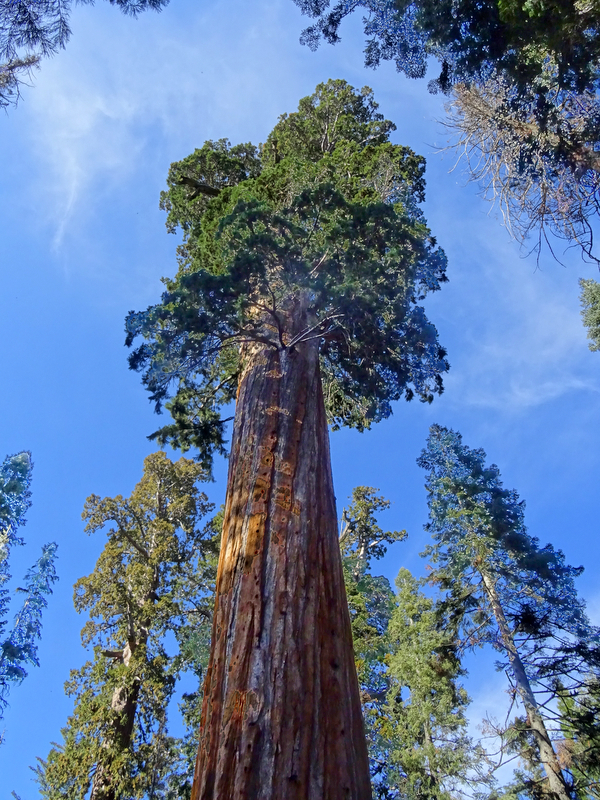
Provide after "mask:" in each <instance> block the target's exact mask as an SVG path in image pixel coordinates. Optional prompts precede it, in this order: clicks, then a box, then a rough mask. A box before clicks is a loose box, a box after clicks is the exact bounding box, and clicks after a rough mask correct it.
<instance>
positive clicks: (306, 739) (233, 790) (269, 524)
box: [192, 314, 371, 800]
mask: <svg viewBox="0 0 600 800" xmlns="http://www.w3.org/2000/svg"><path fill="white" fill-rule="evenodd" d="M305 317H306V315H304V314H300V315H299V317H298V319H297V320H296V321H295V324H294V325H293V326H291V330H289V331H288V334H289V335H288V338H287V339H286V341H291V338H292V337H293V335H295V333H296V332H298V331H299V330H302V329H303V328H307V327H308V324H307V321H306V318H305ZM294 328H295V330H294ZM234 798H236V800H237V798H244V800H338V799H339V800H342V798H343V800H369V798H371V788H370V782H369V769H368V758H367V748H366V741H365V735H364V727H363V719H362V711H361V705H360V696H359V689H358V681H357V677H356V670H355V666H354V654H353V648H352V633H351V628H350V618H349V614H348V606H347V601H346V593H345V588H344V580H343V574H342V565H341V557H340V552H339V544H338V537H337V515H336V508H335V496H334V492H333V482H332V476H331V466H330V454H329V438H328V430H327V421H326V416H325V407H324V403H323V392H322V387H321V379H320V372H319V355H318V346H317V342H316V340H313V341H307V342H303V343H301V344H299V345H297V346H296V347H291V348H282V349H279V350H277V349H275V348H274V347H272V348H269V347H264V346H261V345H255V344H253V345H251V346H250V347H249V348H248V351H247V353H246V358H245V370H244V373H243V375H242V377H241V379H240V385H239V389H238V398H237V406H236V416H235V423H234V432H233V440H232V449H231V456H230V464H229V478H228V489H227V501H226V508H225V519H224V525H223V537H222V545H221V554H220V560H219V569H218V576H217V593H216V605H215V615H214V622H213V638H212V646H211V656H210V661H209V666H208V670H207V674H206V681H205V685H204V701H203V708H202V719H201V729H200V745H199V750H198V758H197V762H196V770H195V776H194V786H193V790H192V800H234Z"/></svg>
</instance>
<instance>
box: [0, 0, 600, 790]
mask: <svg viewBox="0 0 600 800" xmlns="http://www.w3.org/2000/svg"><path fill="white" fill-rule="evenodd" d="M304 24H306V23H305V20H303V18H302V17H301V15H300V14H299V12H298V11H297V9H296V7H295V6H294V5H293V4H292V2H291V0H255V1H254V2H253V3H251V4H249V3H245V2H241V0H221V2H211V3H197V2H191V0H172V2H171V5H170V6H169V7H167V8H166V9H165V10H164V11H163V12H162V13H161V14H160V15H157V14H154V13H147V14H145V15H144V16H142V17H140V18H139V19H138V20H132V19H130V18H126V17H124V16H122V15H121V14H120V13H119V12H118V11H117V10H116V9H115V8H113V7H112V6H110V5H109V4H107V3H98V5H96V6H95V7H91V6H84V7H78V8H76V9H75V12H74V14H73V17H72V27H73V37H72V40H71V43H70V44H69V46H68V48H67V50H66V51H65V52H63V53H61V54H59V55H58V56H57V57H55V58H53V59H51V60H50V61H47V62H45V63H44V64H43V67H42V70H41V72H39V73H38V74H37V75H36V76H35V79H34V83H35V88H32V89H26V90H25V91H24V97H23V100H22V102H21V104H20V105H19V107H18V108H17V109H16V110H11V111H10V113H9V115H8V116H6V117H3V118H2V119H0V175H1V176H2V179H1V181H0V226H1V228H2V232H1V235H0V270H1V276H2V290H1V295H0V297H1V313H0V328H1V334H0V341H1V342H2V345H3V346H2V356H1V357H2V362H3V364H2V375H3V376H4V379H3V391H2V393H1V394H0V420H1V421H2V428H1V436H0V457H4V455H5V454H10V453H14V452H17V451H19V450H22V449H30V450H31V451H32V453H33V458H34V463H35V468H34V479H33V485H32V489H33V507H32V509H31V511H30V513H29V515H28V519H29V522H28V524H27V526H26V528H25V529H24V533H25V536H26V540H27V546H26V547H24V548H21V549H20V550H19V551H14V552H13V557H12V573H13V575H14V576H15V585H18V582H19V581H20V580H21V578H22V575H23V573H24V572H25V570H26V569H27V567H28V566H29V565H30V564H31V563H33V561H35V559H36V558H37V554H38V552H39V548H40V546H41V545H42V544H43V543H44V542H46V541H49V540H56V541H57V542H58V544H59V562H58V570H59V574H60V582H59V583H58V584H57V585H56V588H55V593H54V595H53V596H52V598H51V599H50V607H49V609H48V611H47V613H46V616H45V620H44V636H43V640H42V643H41V645H40V659H41V667H40V668H39V669H32V670H31V673H30V676H29V677H28V679H27V680H26V681H25V682H24V683H23V684H22V685H21V686H20V687H16V688H15V689H14V690H13V692H12V695H11V705H10V708H9V709H8V711H7V713H6V714H5V719H4V721H3V723H1V724H2V726H3V729H4V734H5V742H4V744H3V745H2V747H1V748H0V797H2V798H5V797H8V796H9V795H10V791H11V790H12V789H15V790H16V791H17V792H18V793H19V794H21V796H22V797H23V800H27V799H28V798H32V797H34V796H36V790H35V785H34V784H33V783H31V782H30V773H29V771H28V765H30V764H33V763H34V762H35V758H36V756H42V757H44V756H45V755H46V754H47V752H48V749H49V746H50V744H49V743H50V741H52V740H57V739H58V738H59V731H60V727H61V726H62V725H64V723H65V721H66V718H67V715H68V713H69V712H70V709H71V701H70V700H69V699H68V698H65V697H64V694H63V689H62V686H63V683H64V681H65V679H66V678H67V677H68V672H69V669H71V668H73V667H77V666H79V665H80V664H81V663H82V662H83V661H84V660H85V658H86V654H85V651H84V650H83V649H82V647H81V645H80V641H79V630H80V628H81V627H82V625H83V622H84V620H83V619H81V618H79V617H78V616H77V615H76V614H75V612H74V611H73V608H72V603H71V597H72V585H73V583H74V581H75V580H76V579H77V578H78V577H80V576H81V575H84V574H88V573H89V572H90V571H91V570H92V569H93V567H94V563H95V559H96V558H97V555H98V553H99V552H100V549H101V548H102V546H103V544H104V540H103V538H102V536H101V535H96V536H95V537H94V538H89V537H87V536H86V535H85V534H84V533H83V525H82V522H81V518H80V515H81V510H82V507H83V502H84V500H85V498H86V497H87V496H88V495H89V494H91V493H92V492H93V493H95V494H99V495H101V496H105V495H110V496H112V495H115V494H118V493H121V494H123V495H127V494H129V493H130V491H131V490H132V488H133V486H134V484H135V482H136V481H137V480H139V478H140V476H141V469H142V460H143V457H144V456H145V455H146V454H147V453H149V452H151V451H152V449H153V448H152V445H151V444H150V443H149V442H148V441H147V440H146V438H145V437H146V435H147V434H148V433H151V432H152V431H153V430H155V428H156V427H157V426H158V423H159V420H158V419H156V418H155V416H154V415H153V413H152V409H151V406H150V404H149V403H148V400H147V398H146V396H145V392H144V391H143V389H142V387H141V385H140V381H139V376H138V375H136V374H134V373H131V372H129V371H128V369H127V363H126V355H127V353H126V350H125V348H124V346H123V341H124V326H123V320H124V317H125V314H126V313H127V312H128V311H129V310H131V309H135V310H139V309H142V308H145V307H146V306H147V305H148V304H150V303H152V302H155V301H156V300H157V299H158V297H159V295H160V291H161V288H162V287H161V284H160V282H159V278H160V277H161V276H162V275H171V274H173V273H174V272H175V269H176V267H175V259H174V250H175V246H176V244H177V238H176V237H174V236H169V235H168V234H167V233H166V230H165V228H164V215H163V213H162V212H161V211H160V210H159V208H158V196H159V192H160V190H161V189H162V188H163V187H164V184H165V178H166V174H167V170H168V167H169V164H170V163H171V162H172V161H176V160H178V159H180V158H182V157H184V156H186V155H187V154H188V153H190V152H191V151H192V150H193V149H194V147H196V146H200V145H201V144H202V142H203V141H204V140H206V139H211V138H220V137H222V136H225V137H228V138H229V139H230V140H231V141H232V142H234V143H235V142H240V141H252V142H254V143H258V142H260V141H264V140H265V138H266V136H267V134H268V132H269V131H270V130H271V128H272V127H273V125H274V123H275V122H276V120H277V117H278V115H279V114H280V113H283V112H285V111H292V110H294V109H295V108H296V106H297V103H298V100H299V98H300V97H303V96H305V95H307V94H310V93H311V92H312V91H313V90H314V87H315V86H316V84H317V83H318V82H320V81H324V80H327V79H328V78H344V79H345V80H347V81H349V82H350V83H351V84H353V85H354V86H357V87H360V86H363V85H365V84H367V85H369V86H371V87H372V88H373V89H374V91H375V97H376V99H377V100H378V101H379V103H380V106H381V111H382V112H383V113H384V114H385V115H386V117H388V118H389V119H391V120H393V121H394V122H395V123H396V125H397V126H398V130H397V132H396V133H395V134H394V136H393V139H394V141H396V142H398V143H402V144H408V145H410V146H412V147H413V148H414V149H415V150H416V151H417V152H418V153H420V154H422V155H425V156H426V157H427V161H428V169H427V201H426V204H425V214H426V217H427V219H428V222H429V224H430V227H431V229H432V231H433V233H434V234H435V236H436V237H437V238H438V241H439V243H440V244H441V245H442V246H443V247H444V249H445V250H446V253H447V255H448V259H449V278H450V283H449V284H447V285H446V286H444V288H443V289H442V291H441V292H439V293H438V294H437V295H436V296H434V297H431V298H430V300H429V301H428V302H427V304H426V305H427V312H428V315H429V317H430V319H431V320H432V321H433V322H434V323H435V324H436V325H437V327H438V330H439V333H440V339H441V341H442V342H443V344H444V345H445V346H446V347H447V349H448V351H449V360H450V363H451V371H450V373H449V374H448V376H447V379H446V382H445V383H446V391H445V393H444V395H443V396H442V397H441V398H437V399H436V400H435V401H434V403H433V404H432V406H423V405H420V404H419V403H417V402H413V403H410V404H407V403H404V402H401V403H400V404H398V406H397V408H396V409H395V411H394V416H393V417H392V418H391V419H389V420H387V421H386V422H383V423H381V424H379V425H378V426H377V427H376V428H374V429H373V430H372V431H370V432H367V433H365V434H362V435H361V434H357V433H355V432H345V431H341V432H338V433H335V434H333V435H332V456H333V472H334V480H335V484H336V494H337V497H338V507H339V510H341V506H342V505H343V504H344V502H346V499H347V497H348V495H349V494H350V492H351V489H352V487H353V486H356V485H359V484H367V485H370V486H374V487H377V488H379V489H380V490H381V492H382V493H383V494H384V495H385V496H386V497H388V498H389V499H390V500H392V502H393V505H392V508H391V510H390V511H388V512H387V513H386V515H385V516H382V518H381V523H382V524H384V525H385V524H387V525H388V526H389V527H390V528H396V529H398V528H406V529H407V530H408V532H409V539H408V540H407V542H405V543H403V544H401V545H397V546H395V547H394V548H392V550H391V551H390V552H389V554H388V556H387V557H386V558H385V560H384V561H383V563H382V565H381V571H382V572H384V573H385V574H386V575H387V576H388V577H389V578H390V579H392V580H393V578H394V576H395V575H396V573H397V571H398V569H399V568H400V567H401V566H408V567H409V568H411V569H414V570H419V571H420V570H422V564H421V562H420V559H419V557H418V553H419V551H420V550H422V549H423V547H424V545H425V543H426V541H425V535H424V533H423V532H422V525H423V522H424V521H425V519H426V502H425V491H424V489H423V482H424V474H423V472H422V470H420V469H419V468H418V467H417V466H416V464H415V459H416V457H417V456H418V454H419V452H420V450H421V448H422V447H423V445H424V442H425V438H426V436H427V429H428V426H429V425H430V424H431V423H433V422H438V423H440V424H443V425H447V426H450V427H454V428H455V429H457V430H460V431H461V433H462V434H463V437H464V441H465V443H466V444H468V445H470V446H472V447H483V448H485V450H486V451H487V453H488V456H489V459H490V461H494V462H495V463H497V464H498V465H499V466H500V469H501V471H502V474H503V477H504V480H505V484H506V485H507V486H509V487H515V488H516V489H517V490H518V491H519V493H520V495H521V497H522V498H524V499H525V500H526V501H527V512H526V519H527V523H528V526H529V530H530V531H531V533H532V534H534V535H536V536H538V537H539V538H540V540H541V541H542V542H544V543H545V542H546V541H551V542H553V543H554V544H555V545H556V546H558V547H561V548H562V549H563V550H564V551H565V553H566V556H567V559H568V561H569V562H570V563H572V564H576V565H579V564H583V565H584V566H585V567H586V572H585V574H584V575H583V576H582V578H581V579H580V580H579V584H578V585H579V589H580V592H581V594H582V596H584V597H585V598H586V599H587V600H588V603H589V608H590V612H591V615H592V616H593V617H594V619H595V621H596V622H598V623H600V585H599V582H598V578H597V574H598V569H597V564H598V560H599V557H600V538H599V537H598V519H599V517H600V514H599V510H600V509H599V507H598V506H599V497H600V492H598V489H597V485H598V475H599V472H600V469H599V468H600V446H599V445H600V433H599V428H598V424H597V421H598V418H599V416H600V414H599V412H600V354H598V353H591V352H589V350H588V348H587V342H586V336H585V331H584V329H583V327H582V325H581V321H580V316H579V302H578V286H577V279H578V278H579V277H595V276H596V274H597V272H596V269H595V268H594V267H591V266H589V265H586V264H584V263H583V262H582V261H581V260H580V259H579V257H578V256H577V254H576V253H573V252H570V253H567V254H566V256H565V266H560V265H558V264H556V263H555V262H553V261H552V260H551V259H550V258H549V256H546V257H544V258H542V260H541V261H540V264H539V267H538V266H537V265H536V263H535V260H534V259H532V258H523V257H522V253H521V252H520V250H519V248H518V246H517V245H516V244H515V243H514V242H511V240H510V239H509V236H508V234H507V233H506V231H505V230H504V229H503V228H502V227H501V225H500V222H499V221H498V219H497V214H496V212H495V211H494V210H493V209H490V206H489V205H488V204H487V203H486V202H485V201H483V200H482V199H481V198H480V197H479V196H478V193H477V188H476V187H475V186H473V185H467V183H466V180H465V178H464V175H463V174H462V173H461V170H460V167H459V168H457V169H455V170H454V171H452V172H451V171H450V170H451V168H452V167H453V165H454V159H453V157H452V156H451V155H449V154H446V155H445V156H443V157H442V155H440V154H438V153H436V148H439V147H440V146H443V145H444V143H445V134H444V132H443V130H442V129H441V127H440V126H439V124H438V123H437V122H436V120H439V119H441V118H442V117H443V103H442V100H441V99H440V98H438V97H432V96H431V95H429V94H428V93H427V90H426V82H425V81H421V82H416V81H412V82H409V81H407V80H406V79H404V78H402V77H400V76H398V75H397V74H396V73H395V71H394V69H393V67H392V66H390V65H389V64H385V65H384V66H383V67H382V68H380V69H379V70H378V71H376V72H372V71H367V70H365V69H364V68H363V66H362V64H363V56H362V37H361V33H360V24H359V22H358V21H357V22H354V23H350V24H347V25H346V26H345V29H344V30H343V33H344V38H343V41H342V43H341V44H340V45H338V46H337V47H335V48H332V47H330V46H326V47H322V48H321V49H320V50H319V51H318V52H317V53H311V52H310V51H308V50H307V49H306V48H303V47H301V46H300V45H299V44H298V36H299V33H300V30H301V29H302V27H303V25H304ZM224 475H225V464H224V462H221V463H220V464H218V465H217V471H216V477H217V480H216V482H215V483H214V484H212V485H210V486H209V487H208V491H209V494H210V496H211V497H212V498H213V499H214V501H215V502H216V503H221V502H222V501H223V499H224V492H225V485H224ZM484 665H485V667H484ZM468 685H469V689H470V691H471V694H472V695H473V698H474V704H473V712H472V713H473V717H474V718H477V719H480V718H481V717H482V716H483V713H484V712H485V710H490V709H491V710H492V711H493V710H494V708H495V707H496V706H497V705H498V702H499V698H500V699H501V698H502V689H503V682H502V676H501V675H497V674H496V673H494V672H491V673H490V672H489V661H488V660H486V659H483V660H480V661H476V660H473V661H472V666H471V674H470V678H469V684H468Z"/></svg>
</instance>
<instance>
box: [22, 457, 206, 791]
mask: <svg viewBox="0 0 600 800" xmlns="http://www.w3.org/2000/svg"><path fill="white" fill-rule="evenodd" d="M204 477H205V474H204V472H203V470H202V467H200V466H199V465H198V464H195V463H194V462H192V461H189V460H186V459H183V458H181V459H180V460H179V461H177V462H174V463H173V462H171V461H170V460H169V459H168V458H167V457H166V455H165V454H164V453H162V452H157V453H154V454H152V455H150V456H148V457H147V458H146V459H145V462H144V475H143V477H142V479H141V481H140V482H139V483H138V484H137V486H136V487H135V489H134V491H133V493H132V495H131V497H129V498H123V497H122V496H121V495H119V496H117V497H115V498H108V497H107V498H104V499H101V498H99V497H98V496H96V495H91V496H90V497H89V498H88V499H87V501H86V503H85V507H84V511H83V515H82V516H83V519H84V520H86V522H87V524H86V528H85V530H86V531H87V532H88V533H95V532H97V531H100V530H103V529H107V528H108V529H107V530H106V533H107V543H106V546H105V547H104V550H103V551H102V553H101V555H100V558H99V559H98V562H97V564H96V567H95V569H94V571H93V572H92V573H91V574H90V575H88V576H87V577H85V578H81V579H80V580H79V581H77V583H76V584H75V594H74V602H75V607H76V609H77V610H78V611H80V612H85V611H86V612H88V613H89V615H90V618H89V620H88V622H87V623H86V624H85V626H84V627H83V630H82V641H83V644H84V645H86V646H90V645H91V646H93V648H94V655H93V659H92V660H91V661H88V662H87V663H86V664H84V666H83V667H82V668H81V669H79V670H73V671H72V672H71V676H70V678H69V680H68V681H67V683H66V684H65V688H66V691H67V693H68V694H69V695H71V696H73V697H74V698H75V710H74V713H73V715H72V716H71V717H70V718H69V721H68V723H67V726H66V727H65V728H64V729H63V731H62V733H63V742H62V743H61V744H60V745H56V746H55V747H54V748H53V749H52V750H51V751H50V754H49V756H48V758H47V759H46V760H45V761H40V764H39V766H38V769H37V778H38V783H39V786H40V792H41V796H42V797H45V798H49V799H50V798H51V799H52V800H55V799H57V798H63V797H67V798H72V800H75V799H76V798H77V799H78V800H84V798H87V797H88V796H90V795H89V794H88V793H89V792H91V797H93V798H94V800H115V799H116V798H121V797H123V798H124V797H127V798H143V797H153V798H165V799H166V798H174V797H186V796H189V791H190V786H191V770H192V769H193V762H192V764H191V765H190V763H189V760H188V758H187V751H186V747H185V742H181V741H179V740H176V739H174V738H173V737H172V736H171V735H170V734H169V732H168V730H167V706H168V703H169V700H170V699H171V697H172V695H173V691H174V687H175V682H176V679H177V677H178V676H179V675H180V674H181V673H182V672H183V671H185V670H190V669H191V670H192V671H194V672H195V673H196V675H197V676H198V679H200V676H201V674H202V672H203V669H204V665H205V663H206V661H207V660H208V646H209V640H210V627H211V620H212V599H213V592H214V579H215V574H216V560H217V554H218V540H219V534H218V533H216V531H215V528H214V526H213V524H212V523H211V522H209V523H207V524H204V525H201V521H202V518H203V517H205V516H206V515H207V514H208V513H210V511H211V510H212V506H211V504H210V503H209V502H208V501H207V498H206V495H205V494H204V493H202V492H200V491H198V489H197V487H196V483H197V481H198V480H202V479H203V478H204ZM108 526H110V527H108ZM172 638H174V639H175V641H176V643H177V651H176V653H175V655H169V649H170V648H171V647H172ZM169 639H171V642H169ZM189 704H190V703H189V702H188V705H189ZM192 705H193V703H192Z"/></svg>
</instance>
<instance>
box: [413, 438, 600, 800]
mask: <svg viewBox="0 0 600 800" xmlns="http://www.w3.org/2000/svg"><path fill="white" fill-rule="evenodd" d="M418 463H419V464H420V466H422V467H423V468H425V469H427V470H429V477H428V479H427V484H426V485H427V489H428V491H429V501H428V502H429V518H430V522H429V523H428V524H427V525H426V530H428V531H430V532H431V533H432V535H433V539H434V544H433V545H432V546H430V547H428V548H427V550H426V554H428V555H430V556H431V558H432V561H433V562H434V564H436V565H437V567H436V569H435V570H434V571H433V573H432V575H431V577H432V580H434V581H435V582H437V583H438V584H439V585H440V586H441V587H442V588H443V589H445V590H447V591H448V593H449V596H448V601H447V602H448V607H449V609H453V610H454V613H455V614H456V615H457V616H458V617H459V618H460V619H461V620H462V624H463V630H464V632H465V637H466V641H467V643H468V644H470V645H476V644H481V643H484V642H489V643H491V644H492V645H493V646H494V647H495V648H496V649H497V650H498V651H499V652H500V653H502V655H503V662H504V663H503V666H504V667H505V668H507V674H508V675H509V677H510V679H511V681H512V684H513V686H514V691H515V694H516V696H517V697H518V698H519V700H520V702H521V703H522V704H523V706H524V709H525V713H526V721H525V727H526V729H527V731H528V733H529V735H530V738H532V740H533V746H534V753H535V754H536V756H535V757H536V758H537V761H538V764H540V765H542V766H543V768H544V770H545V773H546V776H547V786H548V789H549V791H550V794H551V795H552V796H555V797H558V798H560V799H561V800H569V798H570V797H571V790H572V785H571V782H570V780H569V778H568V775H567V774H566V773H565V772H563V769H562V767H561V763H560V760H559V758H558V756H557V752H556V747H555V744H554V743H553V738H555V737H556V735H558V736H559V737H561V732H560V724H559V723H560V717H558V716H557V714H556V709H555V708H554V709H553V705H555V701H556V700H558V699H559V698H560V696H561V694H562V693H563V692H564V690H565V687H566V686H569V687H570V688H571V689H573V690H574V689H577V688H578V687H580V686H582V685H583V684H584V682H585V675H586V673H587V671H588V670H589V669H590V668H592V667H597V666H598V664H599V663H600V661H599V659H600V650H599V636H598V631H597V630H596V629H594V628H592V626H591V625H590V624H589V621H588V620H587V617H586V615H585V611H584V604H583V602H582V601H581V600H580V599H579V598H578V597H577V593H576V590H575V586H574V578H576V577H577V576H578V575H579V574H580V573H581V572H582V569H583V568H582V567H579V568H574V567H570V566H569V565H567V564H565V560H564V555H563V554H562V552H561V551H560V550H555V549H554V548H553V547H552V545H550V544H549V545H546V546H545V547H540V546H539V543H538V540H537V539H535V538H533V537H531V536H530V535H529V534H528V533H527V530H526V528H525V525H524V504H523V502H522V501H520V500H519V497H518V495H517V493H516V492H515V491H514V490H507V489H504V488H503V486H502V482H501V480H500V472H499V470H498V468H497V467H496V466H495V465H493V464H492V465H491V466H486V465H485V453H484V451H483V450H472V449H470V448H469V447H467V446H466V445H463V443H462V439H461V436H460V434H458V433H456V432H454V431H452V430H449V429H447V428H444V427H441V426H439V425H434V426H432V427H431V429H430V434H429V438H428V441H427V448H426V449H425V450H424V451H423V452H422V454H421V457H420V458H419V461H418ZM540 698H541V699H540Z"/></svg>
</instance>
